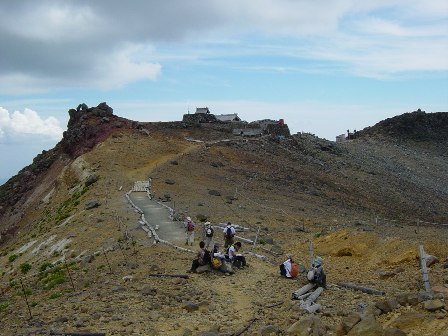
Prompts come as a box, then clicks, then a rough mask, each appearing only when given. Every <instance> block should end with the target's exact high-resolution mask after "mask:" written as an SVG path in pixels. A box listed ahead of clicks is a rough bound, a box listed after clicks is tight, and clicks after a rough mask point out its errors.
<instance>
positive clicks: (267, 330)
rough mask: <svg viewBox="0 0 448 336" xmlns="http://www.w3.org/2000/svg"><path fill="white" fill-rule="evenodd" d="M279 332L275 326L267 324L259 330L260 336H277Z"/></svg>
mask: <svg viewBox="0 0 448 336" xmlns="http://www.w3.org/2000/svg"><path fill="white" fill-rule="evenodd" d="M279 332H280V330H279V328H278V327H277V326H275V325H272V324H269V325H266V326H262V327H261V328H260V334H261V336H270V335H272V334H275V335H277V334H278V333H279Z"/></svg>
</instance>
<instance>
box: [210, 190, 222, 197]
mask: <svg viewBox="0 0 448 336" xmlns="http://www.w3.org/2000/svg"><path fill="white" fill-rule="evenodd" d="M208 194H209V195H212V196H221V193H220V192H219V191H218V190H214V189H212V190H209V191H208Z"/></svg>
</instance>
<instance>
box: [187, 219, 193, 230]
mask: <svg viewBox="0 0 448 336" xmlns="http://www.w3.org/2000/svg"><path fill="white" fill-rule="evenodd" d="M187 231H194V224H193V222H192V221H188V223H187Z"/></svg>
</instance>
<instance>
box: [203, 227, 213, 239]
mask: <svg viewBox="0 0 448 336" xmlns="http://www.w3.org/2000/svg"><path fill="white" fill-rule="evenodd" d="M205 236H206V237H209V238H210V237H213V229H212V228H207V229H206V230H205Z"/></svg>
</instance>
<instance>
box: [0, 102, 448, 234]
mask: <svg viewBox="0 0 448 336" xmlns="http://www.w3.org/2000/svg"><path fill="white" fill-rule="evenodd" d="M69 114H70V121H69V124H68V130H67V131H66V132H65V133H64V137H63V139H62V140H61V142H60V143H58V144H57V145H56V147H55V148H53V149H51V150H49V151H44V152H43V153H42V154H40V155H38V156H37V157H36V158H35V159H34V161H33V164H32V165H30V166H28V167H25V168H24V169H22V170H21V171H20V172H19V174H18V175H16V176H14V177H13V178H12V179H10V180H9V181H8V182H7V183H6V184H5V185H3V186H1V187H0V233H1V232H9V234H10V235H11V232H15V230H17V229H18V228H20V227H21V226H23V225H28V224H29V223H30V222H36V221H37V220H38V219H39V216H40V213H45V212H47V213H48V211H50V210H49V206H47V205H45V204H43V201H42V200H43V199H44V198H45V199H46V198H48V197H47V196H46V195H50V192H51V190H52V189H53V188H54V189H58V190H60V193H61V195H65V196H61V197H65V198H68V197H70V195H67V191H70V190H71V189H73V188H74V186H76V185H79V183H83V182H82V181H83V178H84V177H85V176H76V174H75V173H71V174H68V172H70V171H76V170H79V169H78V168H79V167H75V168H73V167H72V168H70V167H71V165H72V163H73V161H74V160H75V159H76V158H78V157H80V158H83V157H84V156H85V155H87V154H89V153H90V152H91V151H93V150H95V153H96V154H95V155H96V156H95V157H94V158H91V159H90V161H91V162H90V166H92V167H96V168H95V169H93V168H92V169H93V171H96V173H95V174H97V175H99V176H101V178H102V179H103V180H104V179H105V180H114V181H112V182H110V183H112V185H114V186H116V184H117V183H120V185H123V183H132V179H147V178H148V175H149V174H150V175H151V176H152V177H154V178H155V180H154V185H155V186H156V189H157V192H158V193H160V194H162V195H163V194H168V195H170V197H172V198H173V199H175V200H176V204H178V205H179V207H181V208H183V209H188V211H191V212H195V213H201V212H203V211H205V210H206V209H205V208H204V207H203V206H201V205H198V204H203V203H204V199H206V198H207V197H209V195H208V194H207V191H208V190H219V191H220V193H221V194H223V195H225V196H226V197H228V198H229V202H230V201H231V198H232V195H235V193H236V192H239V193H244V195H245V196H246V197H248V198H249V199H252V200H254V201H256V202H257V203H258V204H261V203H262V204H263V205H264V206H266V207H271V208H281V209H288V212H289V213H291V214H292V216H294V217H296V218H314V219H316V220H323V219H325V220H328V219H331V220H333V219H334V220H338V219H341V218H346V217H347V216H349V217H351V218H373V217H375V216H380V217H389V218H406V219H410V220H412V221H415V220H416V219H417V218H421V219H426V220H429V221H440V222H443V221H448V218H446V214H447V213H448V182H447V180H446V175H447V173H448V159H447V156H446V155H445V154H446V147H447V146H445V145H444V144H445V142H446V140H447V136H446V132H447V129H448V119H447V113H432V114H426V113H424V112H421V111H417V112H413V113H406V114H404V115H401V116H398V117H394V118H390V119H387V120H384V121H382V122H380V123H378V124H377V125H375V126H372V127H370V128H367V129H365V130H363V131H361V132H360V136H359V138H358V139H355V140H353V141H348V142H346V143H340V144H339V143H333V142H330V141H327V140H323V139H319V138H317V137H314V136H312V135H309V134H297V135H293V136H288V137H285V138H282V139H279V138H276V137H271V136H269V135H265V136H259V137H253V138H250V139H246V138H244V139H243V138H242V137H240V136H237V135H232V133H231V132H229V129H226V128H225V127H223V125H221V124H220V125H215V124H213V123H202V124H189V123H185V122H171V123H139V122H135V121H130V120H126V119H123V118H120V117H117V116H115V115H113V114H112V109H111V108H110V107H109V106H107V105H106V104H105V103H102V104H100V105H99V106H98V107H94V108H88V107H87V106H85V105H80V106H78V109H77V110H74V109H72V110H70V111H69ZM217 126H219V127H217ZM397 138H398V139H413V140H420V141H422V140H425V141H424V142H418V143H416V142H415V141H410V142H397V141H396V139H397ZM186 139H193V140H198V141H199V142H191V141H187V140H186ZM106 142H107V143H109V145H110V148H109V147H107V146H103V145H104V144H105V143H106ZM422 143H424V146H423V147H422V145H421V144H422ZM197 146H198V148H196V147H197ZM185 147H187V148H190V147H192V148H196V149H195V151H192V152H189V151H187V152H186V153H185V152H184V150H185ZM150 153H156V154H151V155H150ZM179 155H180V156H181V158H180V159H179V160H178V161H179V164H178V165H171V164H168V165H167V164H165V165H164V166H163V169H157V170H154V169H153V168H149V167H152V166H151V165H150V164H149V162H153V161H155V162H156V165H157V164H158V162H161V163H160V164H161V165H162V162H165V161H166V160H167V158H170V157H176V156H179ZM100 156H101V157H103V159H102V160H100V159H99V157H100ZM78 166H79V165H78ZM80 166H82V165H80ZM86 166H88V165H86ZM104 167H108V168H107V169H106V168H104ZM66 170H67V171H68V172H67V171H66ZM115 171H116V172H117V173H118V172H120V175H118V176H117V177H114V179H112V174H113V172H115ZM77 174H78V175H79V172H78V173H77ZM82 174H87V173H85V172H82ZM114 174H115V173H114ZM128 179H131V180H128ZM173 179H174V180H175V184H174V185H173V184H166V183H164V181H165V180H173ZM117 180H119V181H121V182H117ZM123 181H127V182H123ZM204 192H205V193H204ZM87 195H88V194H86V195H85V196H83V197H87ZM117 197H119V196H117ZM62 201H64V199H62ZM54 202H58V200H57V198H55V200H54ZM60 206H62V205H59V204H58V203H55V204H54V205H53V210H52V211H55V209H56V210H57V209H58V207H60ZM252 210H253V209H249V208H248V209H247V210H244V211H243V210H242V208H240V209H233V210H232V211H238V213H240V214H241V215H242V214H243V213H245V214H244V216H245V217H248V218H249V217H252V218H253V217H255V216H257V214H258V212H259V211H256V212H254V213H252ZM207 211H209V212H210V213H214V214H215V216H216V217H219V220H225V218H226V217H228V214H227V212H228V211H229V206H227V205H226V206H225V207H222V205H221V206H218V205H213V208H208V210H207ZM3 236H4V237H5V235H3Z"/></svg>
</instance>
